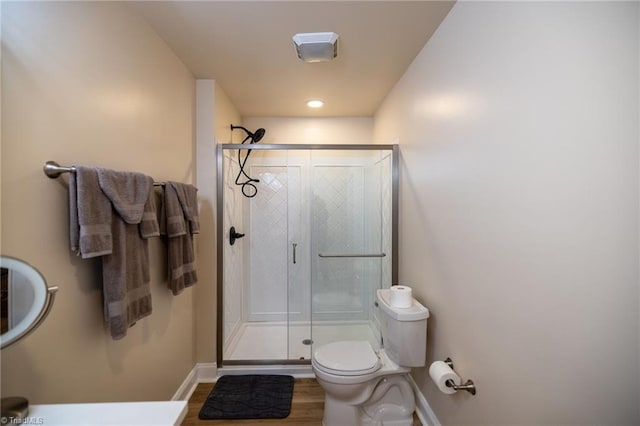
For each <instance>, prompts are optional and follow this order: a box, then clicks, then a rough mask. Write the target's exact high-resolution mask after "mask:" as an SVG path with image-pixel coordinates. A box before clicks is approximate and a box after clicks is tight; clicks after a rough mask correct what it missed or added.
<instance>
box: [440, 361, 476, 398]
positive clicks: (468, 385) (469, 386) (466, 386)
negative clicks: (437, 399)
mask: <svg viewBox="0 0 640 426" xmlns="http://www.w3.org/2000/svg"><path fill="white" fill-rule="evenodd" d="M444 363H445V364H447V365H448V366H449V367H450V368H451V369H452V370H454V371H455V368H453V361H452V360H451V358H449V357H447V359H445V360H444ZM445 384H446V385H447V387H450V388H452V389H455V390H457V391H458V390H465V391H467V392H469V393H470V394H471V395H475V394H476V385H475V384H474V383H473V380H471V379H468V380H467V381H466V382H465V383H463V384H461V385H456V384H455V383H454V382H453V380H451V379H449V380H447V381H446V382H445Z"/></svg>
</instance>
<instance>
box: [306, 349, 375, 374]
mask: <svg viewBox="0 0 640 426" xmlns="http://www.w3.org/2000/svg"><path fill="white" fill-rule="evenodd" d="M313 360H314V361H315V365H316V367H317V368H319V369H320V370H322V371H324V372H326V373H329V374H334V375H338V376H361V375H365V374H370V373H373V372H375V371H377V370H379V369H380V367H381V366H382V363H381V362H380V359H379V357H378V355H377V354H376V353H375V352H374V350H373V348H372V347H371V344H370V343H369V342H367V341H361V340H360V341H358V340H356V341H351V340H349V341H342V342H333V343H328V344H326V345H323V346H321V347H320V348H318V349H317V350H316V351H315V352H314V354H313Z"/></svg>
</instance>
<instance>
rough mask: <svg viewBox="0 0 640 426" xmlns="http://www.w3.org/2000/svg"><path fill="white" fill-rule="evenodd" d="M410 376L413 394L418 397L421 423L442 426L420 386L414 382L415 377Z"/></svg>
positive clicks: (417, 409)
mask: <svg viewBox="0 0 640 426" xmlns="http://www.w3.org/2000/svg"><path fill="white" fill-rule="evenodd" d="M408 376H409V383H410V384H411V387H412V388H413V393H414V395H415V396H416V415H417V416H418V418H419V419H420V422H421V423H422V424H423V425H424V426H441V425H440V421H439V420H438V418H437V417H436V413H434V412H433V410H432V409H431V407H430V406H429V403H428V402H427V399H426V398H425V397H424V395H423V394H422V391H421V390H420V388H419V387H418V384H417V383H416V381H415V380H413V377H412V376H411V374H409V375H408Z"/></svg>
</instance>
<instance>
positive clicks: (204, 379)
mask: <svg viewBox="0 0 640 426" xmlns="http://www.w3.org/2000/svg"><path fill="white" fill-rule="evenodd" d="M194 368H196V370H197V373H198V374H197V376H198V377H197V378H198V383H213V382H215V381H216V380H218V366H217V365H216V363H215V362H199V363H197V364H196V366H195V367H194Z"/></svg>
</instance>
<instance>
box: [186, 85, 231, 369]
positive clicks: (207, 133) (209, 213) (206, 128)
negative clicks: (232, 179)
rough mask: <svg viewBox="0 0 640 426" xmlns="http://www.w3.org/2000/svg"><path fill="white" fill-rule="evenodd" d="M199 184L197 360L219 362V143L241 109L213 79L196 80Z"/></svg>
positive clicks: (228, 135) (228, 138)
mask: <svg viewBox="0 0 640 426" xmlns="http://www.w3.org/2000/svg"><path fill="white" fill-rule="evenodd" d="M196 97H197V123H196V132H197V138H196V146H197V151H198V174H197V180H198V187H199V188H200V190H199V199H200V215H201V232H200V235H199V237H200V246H199V250H200V251H199V253H198V268H199V272H200V277H199V279H200V280H201V282H202V283H203V284H205V285H202V286H199V287H198V288H197V289H196V312H197V316H196V336H197V344H196V360H197V362H199V363H212V362H215V361H216V324H217V321H216V313H217V310H216V307H217V297H216V296H217V294H216V288H217V285H216V283H217V276H216V273H217V250H216V170H217V169H216V144H221V143H231V129H230V125H231V124H232V123H233V124H240V122H241V118H240V115H239V114H238V111H237V110H236V108H235V107H234V106H233V104H232V103H231V100H230V99H229V97H228V96H227V95H226V93H225V92H224V90H223V89H222V87H221V86H220V85H219V84H217V83H216V82H215V81H213V80H198V81H197V82H196Z"/></svg>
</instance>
